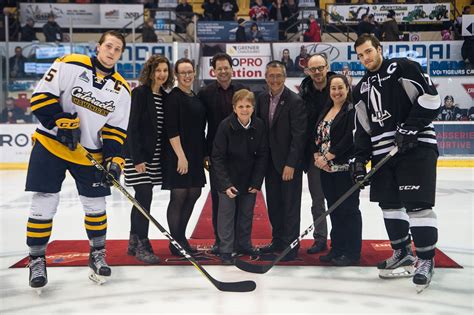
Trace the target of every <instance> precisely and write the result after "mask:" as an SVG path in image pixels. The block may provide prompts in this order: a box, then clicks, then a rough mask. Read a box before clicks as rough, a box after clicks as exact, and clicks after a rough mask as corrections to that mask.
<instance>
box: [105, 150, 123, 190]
mask: <svg viewBox="0 0 474 315" xmlns="http://www.w3.org/2000/svg"><path fill="white" fill-rule="evenodd" d="M124 164H125V162H124V160H123V159H122V158H121V157H114V158H111V159H107V160H106V161H105V163H104V168H105V169H106V170H107V172H108V173H105V172H103V173H102V180H101V184H102V186H104V187H110V186H113V185H114V183H113V180H114V179H115V180H116V181H118V182H119V181H120V175H121V174H122V168H123V166H124Z"/></svg>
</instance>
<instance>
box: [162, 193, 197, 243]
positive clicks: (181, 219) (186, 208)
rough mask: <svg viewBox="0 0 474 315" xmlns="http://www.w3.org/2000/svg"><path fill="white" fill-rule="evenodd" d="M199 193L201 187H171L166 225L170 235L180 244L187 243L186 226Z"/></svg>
mask: <svg viewBox="0 0 474 315" xmlns="http://www.w3.org/2000/svg"><path fill="white" fill-rule="evenodd" d="M200 195H201V188H196V187H193V188H175V189H171V194H170V203H169V204H168V212H167V218H168V226H169V228H170V233H171V236H173V238H174V239H175V240H177V241H178V242H179V243H180V244H187V240H186V235H185V234H186V227H187V225H188V222H189V219H190V218H191V214H192V213H193V208H194V204H195V203H196V201H197V200H198V198H199V196H200Z"/></svg>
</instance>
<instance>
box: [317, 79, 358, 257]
mask: <svg viewBox="0 0 474 315" xmlns="http://www.w3.org/2000/svg"><path fill="white" fill-rule="evenodd" d="M328 86H329V96H330V98H331V100H330V103H329V106H328V107H326V108H325V109H323V111H322V112H321V115H320V116H319V118H318V121H317V123H316V137H315V142H314V143H315V145H316V153H315V154H314V161H315V162H314V164H315V165H316V167H318V168H320V169H322V170H323V172H321V184H322V187H323V192H324V196H325V197H326V201H327V203H328V207H331V206H332V205H333V204H334V203H335V202H336V201H337V200H338V199H339V198H340V197H341V196H342V195H343V194H344V193H345V192H347V191H348V190H349V189H350V188H351V187H352V185H354V183H353V182H352V178H351V175H350V172H349V159H350V158H352V156H353V154H354V143H353V140H352V130H353V129H354V106H353V105H352V103H351V91H350V85H349V81H348V80H347V77H346V76H345V75H343V74H335V75H333V76H331V77H330V78H329V81H328ZM359 192H360V191H359V190H357V191H355V192H354V193H353V194H352V195H351V196H349V197H348V198H347V199H346V200H345V201H344V202H343V203H341V204H340V205H339V206H338V207H337V208H336V209H335V210H334V212H332V213H331V214H330V217H331V225H332V228H331V250H330V251H329V253H328V254H327V255H324V256H320V257H319V260H321V261H322V262H329V263H332V264H333V265H336V266H349V265H358V264H359V260H360V253H361V246H362V216H361V213H360V210H359Z"/></svg>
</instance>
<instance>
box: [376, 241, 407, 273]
mask: <svg viewBox="0 0 474 315" xmlns="http://www.w3.org/2000/svg"><path fill="white" fill-rule="evenodd" d="M415 261H416V258H415V256H413V251H412V249H411V246H407V247H406V248H403V249H396V250H394V251H393V254H392V257H390V258H388V259H386V260H384V261H382V262H381V263H379V264H378V265H377V268H378V270H379V277H380V278H382V279H396V278H409V277H413V274H414V271H415Z"/></svg>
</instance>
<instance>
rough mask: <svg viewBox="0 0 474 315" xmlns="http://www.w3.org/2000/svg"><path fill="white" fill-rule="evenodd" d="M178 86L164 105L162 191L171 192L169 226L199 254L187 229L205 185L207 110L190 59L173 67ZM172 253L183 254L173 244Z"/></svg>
mask: <svg viewBox="0 0 474 315" xmlns="http://www.w3.org/2000/svg"><path fill="white" fill-rule="evenodd" d="M174 70H175V73H176V77H177V79H178V86H177V87H175V88H174V89H173V90H172V91H171V92H170V94H169V95H168V97H167V98H166V102H165V104H164V105H165V106H164V109H165V130H166V136H167V139H169V141H165V146H164V147H165V152H164V158H165V160H164V163H165V164H164V174H163V175H164V177H163V189H169V190H171V194H170V202H169V204H168V212H167V218H168V226H169V228H170V232H171V235H172V236H173V238H174V239H175V240H176V241H178V242H179V243H180V245H181V246H182V247H184V248H185V249H186V251H187V252H189V253H196V249H194V248H192V247H191V246H190V245H189V243H188V240H187V239H186V236H185V233H186V226H187V225H188V221H189V218H190V217H191V213H192V211H193V208H194V204H195V203H196V201H197V199H198V198H199V196H200V195H201V189H202V187H203V186H204V185H205V184H206V177H205V175H204V128H205V108H204V106H203V105H202V103H201V102H200V100H199V98H198V97H197V96H196V94H194V92H193V91H192V86H193V82H194V75H195V71H194V65H193V63H192V61H191V60H189V59H187V58H181V59H179V60H178V61H177V62H176V64H175V67H174ZM169 248H170V251H171V253H172V254H174V255H177V256H179V255H180V253H179V251H178V250H176V248H175V247H174V246H173V245H171V244H170V246H169Z"/></svg>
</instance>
